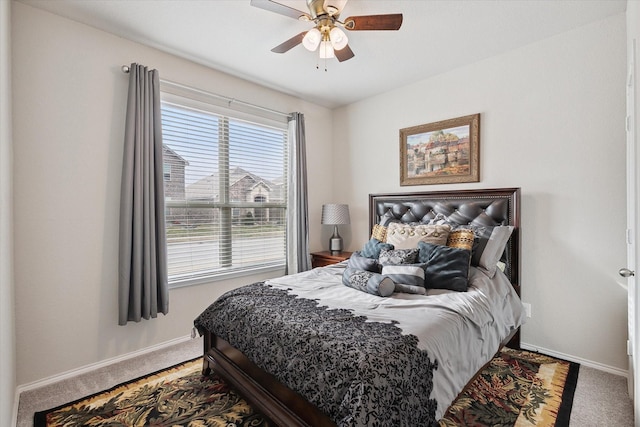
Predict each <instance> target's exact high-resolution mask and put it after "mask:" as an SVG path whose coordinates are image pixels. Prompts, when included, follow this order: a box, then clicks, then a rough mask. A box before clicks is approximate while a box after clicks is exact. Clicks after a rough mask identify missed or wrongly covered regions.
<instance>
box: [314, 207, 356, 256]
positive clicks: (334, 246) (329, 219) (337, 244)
mask: <svg viewBox="0 0 640 427" xmlns="http://www.w3.org/2000/svg"><path fill="white" fill-rule="evenodd" d="M321 223H322V224H323V225H333V236H331V239H329V250H330V251H331V253H332V254H333V255H336V254H338V253H340V252H342V237H340V234H338V225H344V224H351V219H350V218H349V205H341V204H327V205H322V222H321Z"/></svg>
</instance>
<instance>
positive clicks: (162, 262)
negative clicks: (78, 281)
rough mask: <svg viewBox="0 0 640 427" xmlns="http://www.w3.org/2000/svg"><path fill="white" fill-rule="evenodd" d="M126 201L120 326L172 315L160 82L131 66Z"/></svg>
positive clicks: (122, 203) (122, 223)
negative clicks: (166, 232) (168, 272)
mask: <svg viewBox="0 0 640 427" xmlns="http://www.w3.org/2000/svg"><path fill="white" fill-rule="evenodd" d="M123 159H124V161H123V165H122V190H121V198H120V247H119V249H120V254H119V277H118V292H119V321H118V323H119V324H120V325H125V324H126V323H127V322H128V321H135V322H139V321H140V320H142V318H145V319H149V318H151V317H157V315H158V312H160V313H163V314H167V312H168V311H169V288H168V279H167V245H166V237H165V223H164V188H163V185H164V182H163V170H162V125H161V117H160V78H159V76H158V71H157V70H148V69H147V67H144V66H142V65H138V64H131V67H129V95H128V99H127V116H126V123H125V136H124V156H123Z"/></svg>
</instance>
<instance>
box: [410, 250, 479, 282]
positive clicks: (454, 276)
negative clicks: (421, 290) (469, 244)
mask: <svg viewBox="0 0 640 427" xmlns="http://www.w3.org/2000/svg"><path fill="white" fill-rule="evenodd" d="M418 247H419V249H420V255H419V257H418V260H419V262H421V263H424V264H426V265H425V267H424V286H425V288H427V289H449V290H452V291H458V292H464V291H466V290H467V288H468V287H469V262H470V259H471V252H470V251H468V250H466V249H459V248H451V247H449V246H442V245H432V244H431V243H427V242H420V243H419V244H418Z"/></svg>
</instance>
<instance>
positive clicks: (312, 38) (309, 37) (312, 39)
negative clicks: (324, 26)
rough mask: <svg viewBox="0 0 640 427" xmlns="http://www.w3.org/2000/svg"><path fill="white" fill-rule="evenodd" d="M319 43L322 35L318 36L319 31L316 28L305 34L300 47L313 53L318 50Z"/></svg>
mask: <svg viewBox="0 0 640 427" xmlns="http://www.w3.org/2000/svg"><path fill="white" fill-rule="evenodd" d="M321 41H322V34H320V31H319V30H318V29H317V28H312V29H310V30H309V31H307V34H305V35H304V37H303V38H302V45H303V46H304V47H305V49H307V50H310V51H311V52H313V51H314V50H316V49H317V48H318V45H319V44H320V42H321Z"/></svg>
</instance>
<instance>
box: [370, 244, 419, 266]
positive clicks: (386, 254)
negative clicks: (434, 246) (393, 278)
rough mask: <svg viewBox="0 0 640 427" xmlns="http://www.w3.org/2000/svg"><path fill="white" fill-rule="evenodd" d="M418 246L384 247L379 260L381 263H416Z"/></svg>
mask: <svg viewBox="0 0 640 427" xmlns="http://www.w3.org/2000/svg"><path fill="white" fill-rule="evenodd" d="M417 258H418V248H414V249H382V250H381V251H380V256H379V257H378V262H379V263H380V264H381V265H387V264H390V265H398V264H415V263H416V260H417Z"/></svg>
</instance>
